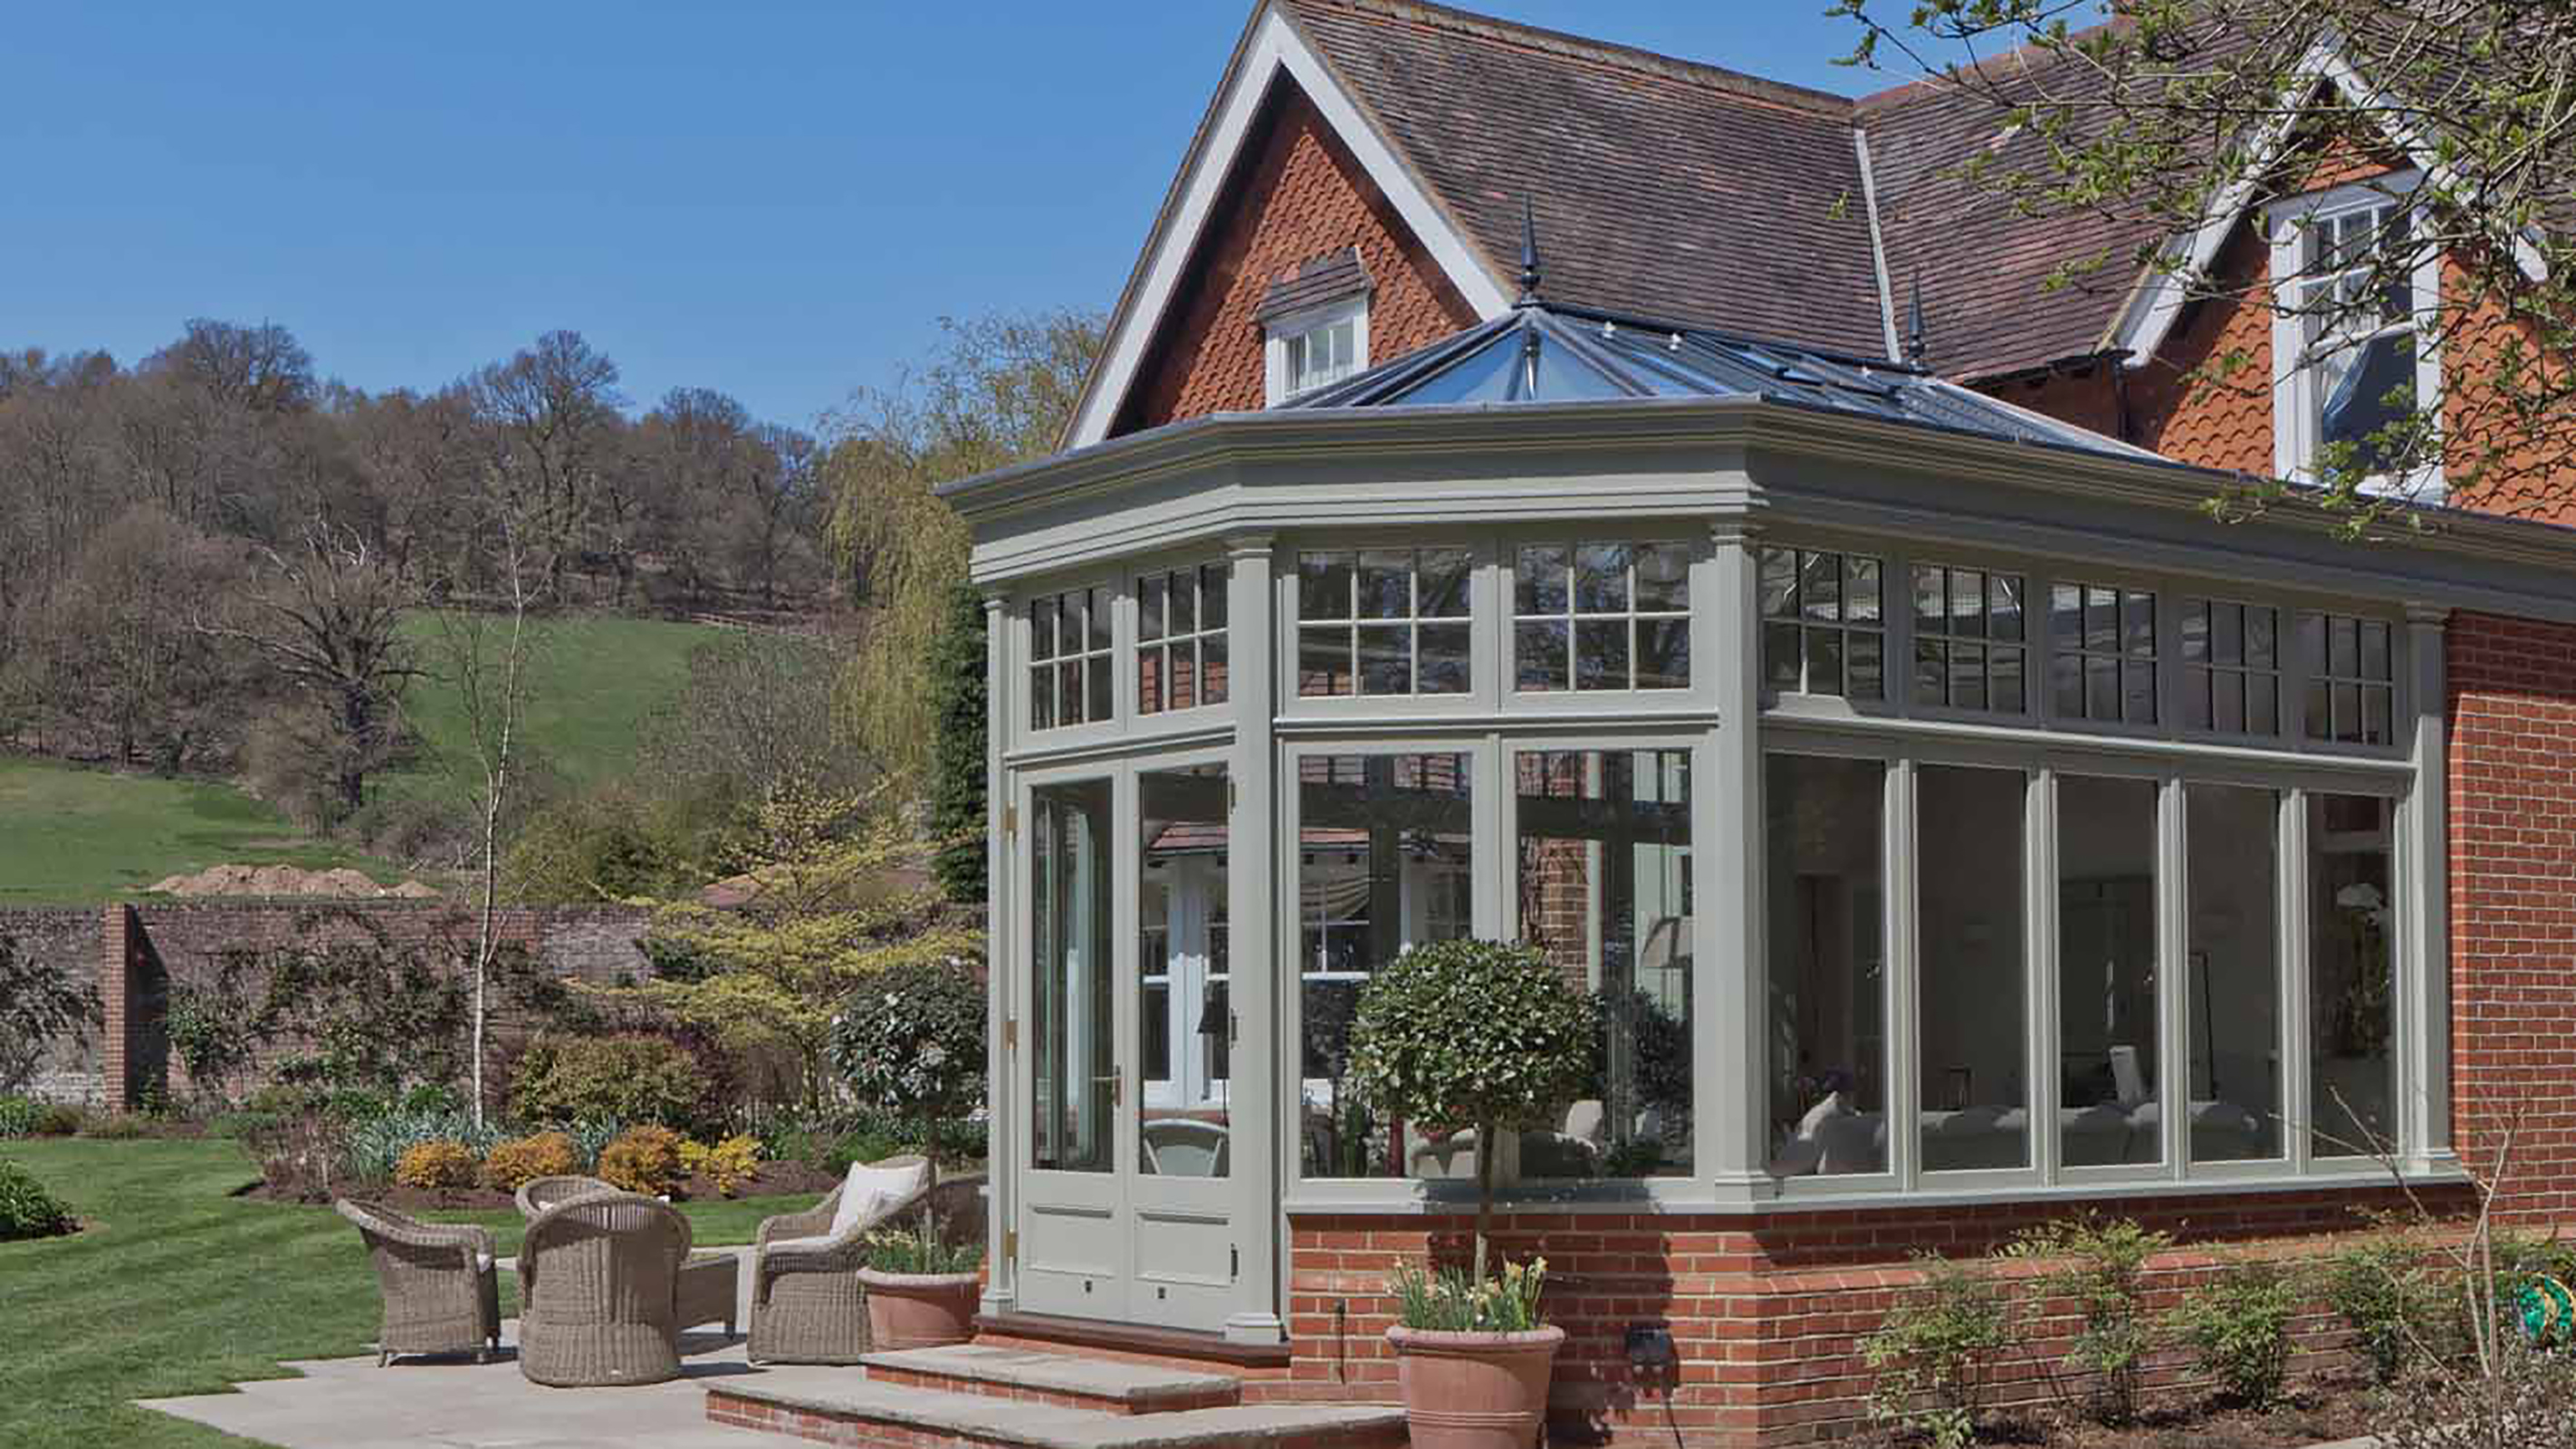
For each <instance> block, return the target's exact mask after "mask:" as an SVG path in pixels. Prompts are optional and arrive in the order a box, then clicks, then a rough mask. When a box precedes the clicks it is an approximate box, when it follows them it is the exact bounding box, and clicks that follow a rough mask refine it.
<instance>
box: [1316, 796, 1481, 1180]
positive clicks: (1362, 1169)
mask: <svg viewBox="0 0 2576 1449" xmlns="http://www.w3.org/2000/svg"><path fill="white" fill-rule="evenodd" d="M1471 773H1472V772H1471V769H1470V757H1469V756H1467V755H1464V754H1423V755H1309V756H1306V757H1304V758H1302V759H1300V760H1299V761H1298V762H1297V849H1298V860H1297V896H1298V901H1297V916H1298V928H1299V929H1298V936H1299V943H1300V950H1299V962H1298V978H1299V986H1300V990H1299V996H1298V1020H1299V1024H1300V1034H1301V1037H1302V1042H1301V1046H1300V1056H1301V1058H1302V1060H1303V1066H1302V1067H1301V1069H1300V1070H1301V1074H1302V1076H1303V1090H1302V1094H1301V1095H1302V1099H1303V1102H1304V1113H1303V1116H1304V1123H1305V1127H1304V1134H1303V1135H1304V1143H1303V1147H1302V1156H1303V1162H1304V1170H1305V1174H1306V1175H1307V1176H1308V1177H1402V1176H1408V1175H1431V1176H1446V1175H1448V1171H1447V1169H1448V1167H1449V1166H1450V1165H1451V1164H1449V1162H1448V1161H1447V1160H1446V1159H1445V1158H1442V1157H1441V1156H1440V1155H1439V1154H1438V1153H1436V1152H1433V1153H1425V1152H1422V1151H1419V1150H1418V1149H1420V1148H1423V1147H1426V1146H1430V1145H1431V1144H1425V1143H1423V1142H1421V1141H1419V1140H1418V1139H1415V1138H1412V1137H1409V1136H1408V1134H1407V1133H1406V1131H1405V1130H1404V1129H1403V1124H1400V1123H1391V1122H1388V1121H1386V1120H1385V1119H1383V1118H1378V1117H1373V1116H1372V1115H1371V1114H1370V1113H1369V1112H1368V1111H1367V1110H1366V1109H1365V1108H1364V1107H1363V1106H1362V1105H1361V1104H1360V1103H1359V1102H1357V1101H1356V1100H1354V1099H1353V1098H1352V1097H1351V1095H1350V1094H1349V1093H1348V1092H1346V1091H1344V1090H1343V1084H1342V1077H1343V1074H1344V1072H1345V1071H1347V1070H1348V1068H1349V1065H1350V1027H1351V1015H1352V1012H1353V1010H1354V1009H1355V1008H1356V1007H1357V1006H1358V1004H1359V994H1360V988H1361V987H1363V986H1365V985H1366V984H1367V983H1368V978H1369V975H1370V973H1372V972H1374V971H1376V970H1377V969H1378V968H1379V967H1381V966H1383V965H1385V964H1386V963H1388V962H1390V961H1393V960H1394V959H1395V958H1396V957H1397V956H1398V955H1400V954H1402V952H1403V951H1404V949H1405V948H1406V947H1407V946H1411V945H1414V944H1416V943H1417V942H1425V941H1444V940H1452V939H1456V938H1459V937H1463V936H1466V935H1467V934H1469V932H1470V931H1471V930H1472V929H1473V926H1474V913H1473V906H1474V900H1475V893H1474V874H1473V870H1474V865H1475V862H1474V859H1473V855H1472V850H1471V841H1472V838H1473V834H1474V829H1475V819H1474V815H1473V807H1472V804H1471V801H1470V784H1469V781H1470V776H1471ZM1472 1156H1473V1155H1472V1154H1467V1157H1468V1162H1467V1170H1468V1172H1470V1173H1472V1172H1473V1171H1474V1164H1473V1160H1472Z"/></svg>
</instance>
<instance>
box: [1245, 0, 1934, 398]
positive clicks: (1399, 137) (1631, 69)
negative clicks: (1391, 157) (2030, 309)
mask: <svg viewBox="0 0 2576 1449" xmlns="http://www.w3.org/2000/svg"><path fill="white" fill-rule="evenodd" d="M1280 4H1281V8H1282V9H1283V10H1284V11H1285V12H1286V13H1287V14H1288V15H1289V17H1290V18H1291V19H1292V21H1293V22H1294V23H1295V24H1296V25H1297V27H1298V29H1299V30H1300V31H1301V32H1302V33H1303V34H1304V36H1305V37H1306V39H1307V41H1308V43H1309V44H1311V45H1312V46H1313V47H1314V48H1315V50H1316V51H1317V53H1318V54H1319V55H1320V56H1322V57H1323V59H1324V61H1325V63H1326V64H1327V65H1329V66H1330V67H1331V69H1332V71H1333V73H1334V74H1335V76H1336V77H1337V78H1338V79H1339V80H1340V81H1341V82H1342V84H1343V85H1344V86H1345V87H1346V88H1347V89H1348V90H1349V91H1350V92H1351V94H1352V96H1353V98H1354V99H1355V100H1356V102H1357V103H1358V104H1359V105H1360V106H1361V107H1362V108H1363V109H1364V110H1365V111H1366V112H1367V113H1368V115H1369V117H1370V118H1371V119H1372V120H1373V121H1374V122H1375V123H1376V125H1377V126H1378V128H1379V130H1380V131H1381V132H1382V133H1383V134H1384V136H1385V137H1386V139H1387V140H1388V141H1389V142H1390V143H1391V144H1392V145H1393V146H1394V147H1395V148H1396V150H1397V151H1398V153H1399V154H1400V155H1401V157H1402V158H1403V160H1404V161H1405V162H1406V163H1407V164H1408V165H1410V166H1411V167H1413V168H1414V169H1415V171H1416V173H1417V174H1418V175H1419V176H1420V177H1421V179H1422V180H1423V182H1424V183H1425V185H1426V189H1428V190H1429V191H1430V193H1431V194H1432V195H1433V196H1434V197H1435V198H1436V199H1437V201H1438V202H1439V204H1441V205H1442V206H1443V207H1445V208H1446V209H1447V211H1448V212H1449V214H1450V216H1451V217H1452V218H1453V220H1454V221H1455V223H1456V225H1457V227H1458V229H1459V230H1460V232H1461V233H1462V234H1464V235H1465V236H1466V238H1467V239H1468V240H1469V241H1470V242H1471V243H1472V244H1473V245H1474V246H1475V247H1476V248H1477V249H1479V250H1480V251H1482V252H1483V254H1484V256H1485V258H1486V259H1487V261H1488V262H1489V263H1490V264H1492V265H1493V267H1494V273H1495V276H1496V277H1497V278H1498V279H1500V278H1507V277H1508V276H1509V275H1510V274H1511V272H1512V270H1513V267H1512V266H1511V263H1512V261H1513V259H1515V258H1517V256H1518V255H1519V251H1520V224H1521V206H1522V200H1523V198H1524V197H1526V198H1528V199H1529V201H1530V203H1531V204H1532V205H1533V206H1534V207H1535V209H1536V212H1537V220H1538V233H1539V241H1540V247H1541V249H1542V251H1543V252H1544V253H1545V255H1546V259H1547V275H1548V291H1549V295H1550V296H1551V297H1554V298H1559V299H1563V300H1566V301H1570V302H1581V303H1584V304H1588V305H1591V306H1596V307H1602V308H1606V309H1610V310H1613V311H1631V312H1642V313H1648V314H1652V315H1662V316H1678V317H1681V318H1685V319H1688V320H1692V321H1697V322H1703V323H1708V324H1712V325H1718V326H1724V327H1732V328H1739V329H1742V330H1745V331H1749V332H1759V333H1769V334H1778V335H1786V336H1795V337H1799V338H1802V339H1804V340H1807V341H1810V342H1813V343H1815V344H1817V345H1819V346H1823V347H1829V348H1838V349H1842V350H1846V351H1853V352H1866V353H1873V354H1874V353H1881V352H1884V351H1885V350H1886V330H1885V321H1884V314H1883V313H1882V311H1881V308H1880V297H1879V291H1878V278H1877V270H1876V266H1875V263H1874V260H1873V257H1872V252H1871V245H1870V235H1869V216H1868V207H1867V205H1866V201H1865V198H1864V196H1863V188H1862V184H1861V174H1860V165H1859V159H1858V156H1857V154H1856V153H1855V151H1854V148H1853V145H1852V126H1851V115H1852V103H1851V102H1850V101H1848V100H1845V99H1843V98H1841V97H1838V96H1831V95H1826V94H1824V93H1822V92H1819V91H1808V90H1802V89H1799V88H1797V87H1793V86H1786V85H1780V84H1777V83H1775V82H1771V81H1765V80H1760V79H1757V78H1755V77H1752V76H1745V75H1738V74H1736V73H1734V72H1730V71H1725V70H1720V69H1717V68H1715V67H1712V66H1703V65H1695V64H1691V63H1689V62H1685V61H1679V60H1673V59H1669V58H1666V57H1663V56H1657V55H1653V54H1650V53H1648V52H1645V51H1640V50H1632V49H1629V48H1627V47H1624V46H1617V45H1608V44H1603V43H1601V42H1598V41H1591V40H1583V39H1578V38H1576V37H1573V36H1567V35H1560V34H1558V33H1556V32H1553V31H1546V30H1539V29H1534V28H1532V27H1528V26H1522V25H1513V24H1507V23H1504V22H1501V21H1494V20H1487V19H1485V18H1483V17H1480V16H1474V15H1469V14H1466V13H1464V12H1462V11H1456V10H1451V9H1448V8H1445V7H1442V6H1436V5H1425V4H1419V3H1415V0H1280Z"/></svg>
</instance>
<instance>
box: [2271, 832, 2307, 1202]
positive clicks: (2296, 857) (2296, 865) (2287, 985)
mask: <svg viewBox="0 0 2576 1449" xmlns="http://www.w3.org/2000/svg"><path fill="white" fill-rule="evenodd" d="M2279 830H2280V841H2281V844H2280V850H2281V863H2282V868H2281V879H2280V904H2279V908H2278V909H2279V912H2280V918H2281V925H2280V931H2281V941H2280V954H2281V978H2282V979H2281V999H2282V1002H2283V1005H2284V1010H2283V1011H2282V1016H2283V1017H2284V1018H2285V1019H2284V1021H2283V1022H2282V1053H2281V1116H2282V1118H2283V1122H2282V1132H2283V1135H2284V1136H2285V1137H2287V1139H2288V1141H2287V1142H2286V1143H2284V1144H2283V1145H2284V1146H2285V1148H2286V1149H2287V1153H2288V1157H2289V1162H2290V1170H2291V1171H2293V1172H2306V1171H2307V1170H2308V1166H2309V1161H2310V1159H2311V1158H2312V1157H2313V1155H2314V1154H2313V1152H2312V1150H2311V1149H2312V1147H2313V1145H2314V1144H2313V1141H2312V1137H2313V1133H2314V1124H2315V1111H2316V1108H2315V1104H2314V1103H2313V1102H2312V1101H2310V1100H2309V1099H2310V1097H2311V1096H2312V1095H2313V1094H2312V1093H2311V1092H2310V1090H2309V1087H2310V1084H2311V1083H2312V1082H2313V1081H2314V1080H2315V1078H2314V1077H2313V1076H2312V1075H2311V1073H2310V1068H2309V1058H2310V1053H2312V1052H2313V1051H2314V1050H2315V1045H2316V1043H2315V1035H2316V1033H2315V1030H2314V1025H2315V1024H2314V1022H2313V1020H2312V1019H2311V1018H2312V1017H2313V1016H2314V1014H2315V1000H2314V998H2313V997H2311V995H2310V994H2309V981H2310V970H2309V961H2308V944H2309V942H2308V936H2309V932H2308V848H2309V846H2308V792H2307V791H2306V790H2305V789H2291V790H2286V791H2283V792H2282V795H2281V818H2280V821H2279Z"/></svg>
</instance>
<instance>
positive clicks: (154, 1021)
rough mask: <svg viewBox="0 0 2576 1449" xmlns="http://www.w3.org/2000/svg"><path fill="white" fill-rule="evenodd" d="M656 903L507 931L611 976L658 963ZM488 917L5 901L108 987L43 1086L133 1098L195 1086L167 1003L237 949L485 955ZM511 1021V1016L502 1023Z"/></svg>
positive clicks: (364, 909)
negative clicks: (169, 1022)
mask: <svg viewBox="0 0 2576 1449" xmlns="http://www.w3.org/2000/svg"><path fill="white" fill-rule="evenodd" d="M649 922H650V914H649V913H648V912H646V911H643V910H639V909H637V908H634V907H630V906H527V907H514V908H511V909H507V910H504V911H503V912H501V914H500V918H499V921H498V922H497V928H498V933H499V935H500V938H501V940H502V942H503V943H504V944H505V945H508V946H516V947H518V948H520V949H522V950H524V951H526V952H527V953H528V954H529V956H530V957H531V958H532V959H533V960H534V961H535V962H536V964H537V966H538V968H539V969H540V970H541V971H543V972H545V973H547V974H549V975H553V976H559V977H571V978H577V979H580V980H584V981H590V982H594V983H597V984H601V985H613V984H615V983H617V982H618V981H620V980H621V979H635V978H641V977H642V976H644V975H646V974H647V966H646V963H645V960H644V956H643V952H642V951H641V950H640V949H639V948H638V945H637V943H638V942H639V941H641V940H642V939H643V936H644V933H645V929H646V927H647V925H648V924H649ZM475 924H476V922H475V915H474V913H473V912H472V911H471V910H469V909H466V908H465V907H463V906H460V905H456V904H454V903H450V902H444V901H367V902H300V903H291V902H243V901H173V902H167V903H162V902H155V903H152V904H149V905H143V906H127V905H110V906H107V907H105V908H103V909H102V908H97V907H81V908H73V909H68V910H46V911H9V912H0V935H12V936H17V937H19V938H21V940H22V941H24V940H36V941H39V942H41V943H43V949H45V950H46V951H47V952H48V953H50V954H52V955H54V956H56V957H58V958H59V959H62V960H64V961H66V962H70V963H73V964H74V965H75V967H76V969H77V970H78V972H79V974H80V978H81V979H83V980H94V981H96V982H97V984H98V987H99V1004H100V1008H101V1012H102V1014H103V1017H104V1021H103V1022H102V1025H101V1029H100V1030H98V1031H95V1032H92V1033H91V1034H90V1036H89V1038H88V1039H87V1040H86V1041H84V1042H80V1043H72V1042H65V1043H62V1044H61V1045H60V1048H59V1050H58V1052H57V1053H56V1057H57V1060H56V1061H55V1062H54V1063H53V1064H52V1065H51V1066H50V1067H49V1071H48V1075H47V1077H46V1079H44V1081H43V1082H41V1083H40V1085H41V1086H42V1087H43V1089H44V1092H45V1095H48V1096H53V1097H58V1098H61V1099H64V1100H73V1101H85V1102H95V1103H99V1104H101V1105H104V1106H107V1107H109V1108H111V1109H118V1110H121V1109H124V1108H127V1107H130V1106H132V1105H134V1104H135V1103H136V1102H137V1101H138V1100H140V1098H141V1096H142V1094H143V1093H144V1092H145V1091H146V1090H147V1089H149V1088H151V1087H153V1086H162V1087H166V1088H167V1089H168V1090H169V1091H171V1092H172V1093H173V1094H174V1095H176V1094H180V1093H184V1092H185V1091H186V1090H187V1088H188V1086H189V1083H188V1081H187V1074H186V1072H185V1070H184V1069H183V1068H182V1067H181V1066H180V1065H179V1064H178V1063H177V1062H175V1061H173V1060H171V1058H170V1055H169V1048H168V1038H167V1035H166V1033H165V1032H164V1031H163V1029H162V1013H163V1011H164V1010H165V1009H166V1007H167V1005H168V1002H169V994H170V991H171V990H172V989H173V988H184V987H189V986H200V985H204V984H207V983H208V982H210V981H211V980H212V979H213V978H214V975H215V973H216V971H217V969H218V968H219V967H220V965H221V963H222V961H223V958H224V956H225V954H226V953H228V952H233V951H252V952H264V951H273V950H277V949H280V948H285V947H295V946H303V947H327V946H331V945H337V944H347V943H353V942H368V941H383V942H385V943H386V944H388V945H390V946H393V947H395V948H398V949H399V948H418V949H420V950H421V951H422V952H423V953H424V954H425V955H426V956H427V958H428V959H430V960H433V961H443V962H449V963H455V964H456V965H457V966H458V968H459V969H462V966H463V963H464V962H466V961H468V960H470V959H471V951H472V948H473V944H474V936H475ZM499 1025H506V1023H501V1024H499Z"/></svg>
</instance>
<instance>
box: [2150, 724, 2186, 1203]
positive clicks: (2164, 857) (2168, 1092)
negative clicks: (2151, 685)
mask: <svg viewBox="0 0 2576 1449" xmlns="http://www.w3.org/2000/svg"><path fill="white" fill-rule="evenodd" d="M2183 790H2184V786H2183V782H2182V777H2181V776H2180V775H2179V774H2174V775H2168V776H2166V777H2165V778H2164V779H2163V780H2161V781H2159V782H2158V788H2157V790H2156V1011H2157V1018H2158V1025H2157V1027H2156V1034H2157V1040H2158V1043H2159V1046H2160V1048H2161V1055H2162V1060H2161V1061H2160V1062H2158V1063H2157V1067H2156V1076H2157V1083H2156V1086H2157V1092H2158V1095H2159V1097H2160V1098H2161V1099H2162V1102H2163V1105H2162V1107H2160V1108H2159V1109H2158V1111H2159V1120H2160V1121H2161V1122H2162V1123H2163V1125H2164V1151H2165V1175H2166V1176H2168V1177H2172V1178H2176V1179H2179V1178H2182V1177H2185V1176H2188V1175H2189V1172H2188V1166H2187V1165H2188V1163H2189V1162H2190V1160H2191V1114H2192V1086H2191V992H2192V989H2193V987H2194V985H2195V984H2196V983H2194V982H2193V981H2192V979H2191V822H2190V821H2189V820H2188V819H2187V818H2186V812H2185V808H2184V807H2185V804H2186V801H2185V798H2184V795H2183Z"/></svg>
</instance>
